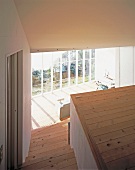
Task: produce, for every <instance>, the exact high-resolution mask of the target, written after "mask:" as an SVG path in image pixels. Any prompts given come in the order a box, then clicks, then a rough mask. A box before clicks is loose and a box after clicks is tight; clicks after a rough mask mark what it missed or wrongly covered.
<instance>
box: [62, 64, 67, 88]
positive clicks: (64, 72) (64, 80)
mask: <svg viewBox="0 0 135 170" xmlns="http://www.w3.org/2000/svg"><path fill="white" fill-rule="evenodd" d="M67 86H68V62H65V63H62V87H67Z"/></svg>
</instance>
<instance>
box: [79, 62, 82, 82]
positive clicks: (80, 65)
mask: <svg viewBox="0 0 135 170" xmlns="http://www.w3.org/2000/svg"><path fill="white" fill-rule="evenodd" d="M82 82H83V60H80V61H78V84H80V83H82Z"/></svg>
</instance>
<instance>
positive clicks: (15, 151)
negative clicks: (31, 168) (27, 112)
mask: <svg viewBox="0 0 135 170" xmlns="http://www.w3.org/2000/svg"><path fill="white" fill-rule="evenodd" d="M5 129H6V165H7V169H8V167H10V166H11V167H14V168H18V167H19V166H21V165H22V161H23V159H22V157H23V142H22V141H23V51H22V50H21V51H19V52H16V53H14V54H12V55H8V56H7V57H6V128H5Z"/></svg>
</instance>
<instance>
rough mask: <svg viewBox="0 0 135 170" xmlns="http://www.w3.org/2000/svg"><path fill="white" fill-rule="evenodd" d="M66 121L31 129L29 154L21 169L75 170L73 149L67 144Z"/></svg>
mask: <svg viewBox="0 0 135 170" xmlns="http://www.w3.org/2000/svg"><path fill="white" fill-rule="evenodd" d="M68 121H69V120H64V121H62V122H60V123H57V124H54V125H51V126H49V127H43V128H40V129H36V130H33V131H32V136H31V144H30V149H29V155H28V157H27V158H26V162H25V163H24V165H23V166H22V168H21V169H22V170H37V169H40V170H41V169H42V170H49V169H51V170H52V169H53V170H56V169H57V170H59V169H61V170H62V169H63V170H77V169H78V168H77V163H76V159H75V155H74V151H73V149H71V147H70V145H69V144H68Z"/></svg>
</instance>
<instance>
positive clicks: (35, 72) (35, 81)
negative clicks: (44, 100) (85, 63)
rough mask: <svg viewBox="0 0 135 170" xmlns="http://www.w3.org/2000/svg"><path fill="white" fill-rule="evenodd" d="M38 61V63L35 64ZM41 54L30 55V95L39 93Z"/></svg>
mask: <svg viewBox="0 0 135 170" xmlns="http://www.w3.org/2000/svg"><path fill="white" fill-rule="evenodd" d="M37 63H38V64H37ZM41 70H42V54H41V53H39V54H38V55H37V54H33V55H32V95H33V96H34V95H38V94H41V79H42V74H41Z"/></svg>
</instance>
